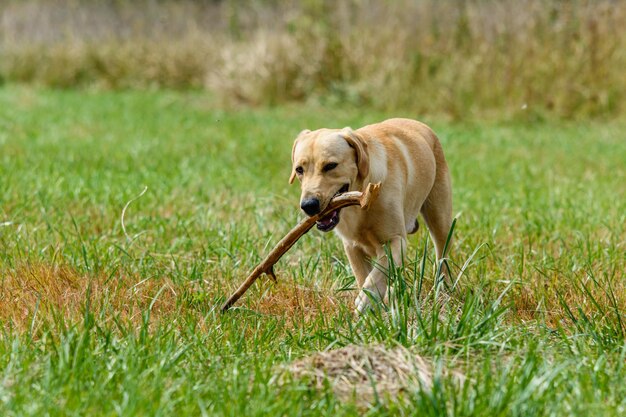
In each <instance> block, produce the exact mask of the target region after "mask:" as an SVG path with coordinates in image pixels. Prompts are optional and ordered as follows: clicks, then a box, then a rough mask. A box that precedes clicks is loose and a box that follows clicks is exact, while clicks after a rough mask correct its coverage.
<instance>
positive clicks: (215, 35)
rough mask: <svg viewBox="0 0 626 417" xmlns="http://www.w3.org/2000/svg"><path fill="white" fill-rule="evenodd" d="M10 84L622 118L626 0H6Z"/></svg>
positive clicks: (233, 101) (4, 74) (2, 76)
mask: <svg viewBox="0 0 626 417" xmlns="http://www.w3.org/2000/svg"><path fill="white" fill-rule="evenodd" d="M0 13H1V15H0V83H27V84H33V85H40V86H48V87H55V88H85V89H153V88H168V89H204V90H207V91H209V92H210V93H211V94H213V95H214V96H215V97H216V98H217V99H218V100H220V102H222V103H224V104H228V105H237V104H249V105H274V104H278V103H283V102H288V101H311V100H316V101H322V102H324V103H327V104H328V105H334V106H338V105H341V104H342V103H349V104H350V105H367V106H370V107H375V108H380V109H383V110H396V109H401V110H403V111H412V112H418V113H420V114H439V115H445V116H447V117H450V118H452V119H463V118H492V117H496V118H524V119H526V118H530V119H532V120H536V119H541V118H544V117H555V118H589V117H600V118H609V117H618V116H620V115H622V114H624V112H625V111H626V106H625V104H624V99H625V95H626V1H623V0H597V1H579V0H572V1H556V0H524V1H520V0H501V1H495V0H468V1H461V0H450V1H436V0H415V1H410V0H397V1H380V0H346V1H332V0H304V1H296V0H265V1H247V0H223V1H218V0H213V1H191V0H179V1H167V0H161V1H157V0H138V1H123V0H118V1H114V0H111V1H79V0H48V1H45V0H24V1H17V0H0Z"/></svg>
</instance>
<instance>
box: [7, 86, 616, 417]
mask: <svg viewBox="0 0 626 417" xmlns="http://www.w3.org/2000/svg"><path fill="white" fill-rule="evenodd" d="M390 116H406V117H413V118H418V119H421V120H422V121H424V122H426V123H428V124H430V125H431V126H432V127H433V128H434V129H435V131H436V132H437V133H438V135H439V137H440V139H441V141H442V144H443V146H444V150H445V152H446V155H447V158H448V162H449V165H450V167H451V170H452V178H453V184H454V212H455V213H456V214H457V224H456V228H455V231H454V234H455V241H454V244H453V247H452V250H451V252H450V259H451V262H452V265H453V271H454V273H455V274H456V275H457V277H458V281H459V284H458V286H457V287H456V288H455V289H454V290H445V289H443V288H441V287H439V286H436V285H434V281H433V277H434V275H435V270H436V265H435V262H434V258H433V248H432V244H431V243H430V242H429V241H428V236H427V233H426V230H425V227H422V228H421V229H420V231H419V232H418V233H417V234H416V235H413V237H411V239H410V248H409V253H408V254H407V261H406V263H405V264H404V265H399V266H398V265H397V266H390V267H389V279H390V281H391V282H392V285H394V288H396V291H395V292H394V297H393V300H392V302H391V303H390V304H389V305H387V306H383V307H382V308H381V309H380V310H378V311H374V312H372V313H371V314H368V315H366V316H363V317H357V316H355V315H354V314H353V312H352V306H353V304H352V303H353V299H354V297H355V296H356V291H355V290H354V288H353V287H354V279H353V277H352V275H351V272H350V269H349V266H348V265H347V260H346V258H345V255H344V254H343V250H342V249H341V244H340V242H339V239H338V238H337V237H336V236H332V235H324V234H322V233H319V232H317V231H312V232H311V233H309V234H308V235H306V236H305V237H304V238H303V239H301V241H300V242H298V243H297V245H296V246H295V247H294V248H293V250H292V251H290V252H289V253H288V254H287V255H286V256H285V258H284V259H282V260H281V261H280V262H279V264H278V265H277V274H278V283H277V284H274V283H272V282H271V281H269V280H267V279H263V280H261V281H259V282H257V284H256V285H255V286H254V288H253V289H252V290H251V291H249V293H247V294H246V295H245V297H244V298H243V299H242V301H241V302H240V304H239V305H238V307H237V308H235V309H234V310H232V311H230V312H229V313H228V314H225V315H222V314H220V313H219V306H220V304H221V302H223V300H224V298H225V297H226V296H227V295H228V294H229V292H230V291H232V290H233V289H234V288H236V286H237V285H238V284H239V282H241V280H242V279H243V278H244V277H245V275H246V274H247V272H248V271H249V270H250V269H251V268H252V267H253V266H254V265H255V264H256V263H257V262H258V261H259V260H260V259H261V257H263V255H264V254H265V253H267V251H268V250H269V249H270V248H271V245H272V244H273V243H275V242H276V241H277V240H278V239H280V237H281V236H282V235H283V234H284V233H285V232H286V231H287V230H289V229H290V228H291V227H292V226H293V225H294V224H295V223H296V222H297V221H298V219H299V218H300V216H301V214H300V213H299V209H298V197H299V191H298V187H297V186H295V185H294V186H289V185H288V183H287V179H288V176H289V172H290V150H291V143H292V140H293V138H294V136H295V135H296V134H297V132H299V131H300V130H301V129H303V128H312V129H313V128H317V127H322V126H325V127H330V126H335V127H343V126H352V127H355V128H356V127H358V126H361V125H364V124H367V123H371V122H373V121H377V120H382V119H384V118H386V117H390ZM625 128H626V124H625V123H624V121H623V120H621V119H619V118H614V119H608V120H602V119H582V120H571V121H564V120H558V119H551V120H547V121H546V120H544V121H537V120H535V121H534V122H533V123H529V122H528V121H527V120H524V119H523V118H522V119H518V118H514V119H509V120H508V121H481V122H472V121H465V122H458V121H450V119H449V118H448V117H441V118H437V117H433V116H424V115H422V114H419V113H414V112H407V111H404V112H402V111H398V110H394V111H389V110H376V109H374V108H372V107H363V106H359V105H354V104H350V103H347V104H342V105H336V104H333V103H323V102H316V101H311V102H307V103H285V104H281V105H277V106H273V107H258V108H251V107H235V108H226V107H224V106H222V105H221V104H220V102H219V100H218V99H216V98H215V96H214V95H212V94H208V93H206V92H202V91H182V92H181V91H171V90H159V91H103V90H82V91H81V90H65V91H63V90H54V89H48V88H41V87H37V88H35V87H28V86H17V85H8V86H5V87H3V88H2V89H0V274H1V281H0V323H1V324H2V333H1V335H0V373H1V375H0V414H1V415H3V416H26V415H33V416H40V415H50V416H72V415H76V416H78V415H94V416H95V415H103V416H105V415H106V416H110V415H121V416H141V415H146V416H148V415H150V416H160V415H174V414H176V415H179V416H187V415H190V416H197V415H230V416H241V415H246V416H253V415H264V416H265V415H289V416H295V415H300V416H307V415H310V416H320V415H333V416H344V415H427V416H441V415H450V416H504V415H511V416H530V415H532V416H571V415H594V416H597V417H599V416H618V415H624V414H625V413H626V387H625V386H624V383H623V381H624V380H625V379H626V339H625V337H624V335H625V331H626V314H625V313H624V312H625V308H626V281H625V278H626V277H625V276H624V271H625V268H626V256H625V244H626V226H625V225H624V223H625V220H626V214H625V213H626V195H625V194H626V187H625V186H624V184H626V169H625V168H624V167H625V166H626V137H625V134H624V132H626V129H625ZM353 345H359V346H364V347H368V346H379V347H381V346H382V347H383V348H385V349H397V348H404V349H406V351H407V352H410V353H411V354H415V355H420V356H422V357H423V358H425V359H426V360H427V361H428V362H429V363H432V364H433V366H434V368H433V383H432V386H430V387H429V388H428V389H421V387H420V386H419V384H412V385H411V384H409V385H408V386H405V387H404V388H403V389H402V390H400V392H394V393H393V395H389V393H386V392H385V390H384V389H379V390H377V389H376V378H375V375H373V376H372V378H371V386H372V389H373V391H374V392H375V395H369V396H364V394H363V395H360V394H359V392H357V393H356V394H355V395H354V396H348V397H347V398H344V397H341V396H339V395H338V394H337V392H336V390H335V388H336V386H335V384H333V383H332V382H331V381H328V382H326V383H322V384H315V383H314V381H312V380H311V378H307V377H299V376H298V375H296V374H295V373H294V372H292V371H290V368H289V367H290V365H291V364H293V363H295V362H297V361H299V360H301V359H302V358H306V357H308V356H309V355H311V354H313V353H315V352H321V351H333V350H334V349H338V348H342V347H346V346H353ZM449 370H455V372H458V373H459V374H462V375H463V381H464V382H459V378H457V376H456V375H454V374H452V373H451V372H449ZM409 377H410V376H409ZM364 398H365V400H364Z"/></svg>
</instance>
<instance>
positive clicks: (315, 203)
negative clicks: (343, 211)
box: [300, 198, 320, 216]
mask: <svg viewBox="0 0 626 417" xmlns="http://www.w3.org/2000/svg"><path fill="white" fill-rule="evenodd" d="M300 208H301V209H302V210H304V212H305V213H306V214H308V215H309V216H313V215H315V214H317V213H319V212H320V201H319V200H318V199H317V198H307V199H306V200H302V201H301V202H300Z"/></svg>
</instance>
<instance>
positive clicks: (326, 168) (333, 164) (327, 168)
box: [322, 162, 337, 172]
mask: <svg viewBox="0 0 626 417" xmlns="http://www.w3.org/2000/svg"><path fill="white" fill-rule="evenodd" d="M335 168H337V163H336V162H331V163H330V164H326V165H324V168H322V171H324V172H328V171H330V170H333V169H335Z"/></svg>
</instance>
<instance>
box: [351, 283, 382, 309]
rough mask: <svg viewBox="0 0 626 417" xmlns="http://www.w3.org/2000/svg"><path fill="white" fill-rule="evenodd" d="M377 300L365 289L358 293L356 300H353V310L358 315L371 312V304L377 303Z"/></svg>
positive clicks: (377, 298)
mask: <svg viewBox="0 0 626 417" xmlns="http://www.w3.org/2000/svg"><path fill="white" fill-rule="evenodd" d="M378 300H379V297H377V296H376V295H374V293H373V292H372V291H369V290H367V289H365V290H361V291H360V292H359V295H358V296H357V297H356V300H354V305H355V308H354V310H355V312H356V313H357V314H359V315H361V314H364V313H366V312H367V311H369V310H371V309H372V308H373V307H374V305H373V303H375V302H377V301H378Z"/></svg>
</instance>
